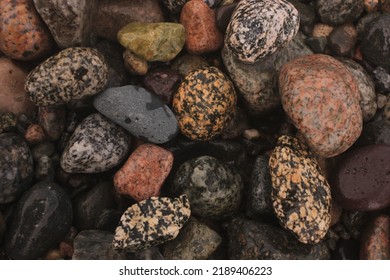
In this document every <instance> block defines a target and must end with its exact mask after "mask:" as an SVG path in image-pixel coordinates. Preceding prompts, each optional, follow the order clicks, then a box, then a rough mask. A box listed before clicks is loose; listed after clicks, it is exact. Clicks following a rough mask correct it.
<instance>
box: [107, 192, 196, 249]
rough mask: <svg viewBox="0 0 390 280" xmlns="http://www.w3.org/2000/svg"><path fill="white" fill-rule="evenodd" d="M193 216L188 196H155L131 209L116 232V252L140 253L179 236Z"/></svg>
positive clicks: (114, 241)
mask: <svg viewBox="0 0 390 280" xmlns="http://www.w3.org/2000/svg"><path fill="white" fill-rule="evenodd" d="M190 215H191V209H190V202H189V200H188V198H187V196H186V195H181V196H180V197H178V198H174V199H171V198H168V197H151V198H148V199H146V200H143V201H140V202H138V203H136V204H133V205H132V206H131V207H129V208H128V209H127V210H126V211H125V212H124V213H123V215H122V217H121V220H120V222H119V226H118V227H117V228H116V230H115V236H114V240H113V242H112V246H113V248H114V249H115V250H118V251H120V250H124V251H127V252H136V251H140V250H143V249H146V248H149V247H152V246H157V245H160V244H163V243H165V242H167V241H169V240H172V239H174V238H176V237H177V235H178V234H179V231H180V229H181V228H182V227H183V225H184V224H185V223H186V222H187V220H188V219H189V217H190Z"/></svg>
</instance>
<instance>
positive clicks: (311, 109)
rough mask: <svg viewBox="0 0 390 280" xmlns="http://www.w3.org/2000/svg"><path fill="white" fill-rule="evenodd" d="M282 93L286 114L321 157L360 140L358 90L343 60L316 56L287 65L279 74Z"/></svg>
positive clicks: (338, 152)
mask: <svg viewBox="0 0 390 280" xmlns="http://www.w3.org/2000/svg"><path fill="white" fill-rule="evenodd" d="M279 93H280V95H281V99H282V105H283V109H284V111H285V112H286V114H287V115H288V116H289V117H290V119H291V121H292V123H293V124H294V125H295V127H296V128H297V129H298V130H299V132H301V133H302V135H303V136H304V138H305V140H306V142H307V144H308V145H309V147H310V148H311V149H312V150H313V151H314V152H315V153H317V154H318V155H320V156H322V157H332V156H336V155H338V154H341V153H342V152H344V151H345V150H347V149H348V148H349V147H350V146H352V144H353V143H354V142H355V141H356V140H357V138H358V137H359V135H360V133H361V131H362V126H363V118H362V113H361V109H360V105H359V101H360V93H359V89H358V85H357V83H356V82H355V79H354V77H353V75H352V74H351V72H350V71H349V70H348V69H347V68H346V66H345V65H344V64H342V63H341V62H340V61H338V60H336V59H334V58H332V57H330V56H327V55H322V54H314V55H306V56H301V57H298V58H296V59H294V60H292V61H290V62H288V63H286V64H285V65H284V66H283V67H282V69H281V71H280V74H279Z"/></svg>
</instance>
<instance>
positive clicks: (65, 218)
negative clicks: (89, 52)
mask: <svg viewBox="0 0 390 280" xmlns="http://www.w3.org/2000/svg"><path fill="white" fill-rule="evenodd" d="M71 225H72V203H71V201H70V198H69V196H68V195H67V193H66V192H65V190H64V189H63V188H62V187H60V186H59V185H57V184H55V183H53V182H50V181H42V182H39V183H37V184H35V185H34V186H33V187H31V188H30V189H29V190H28V191H26V192H25V193H24V194H23V196H22V197H21V199H20V200H19V202H18V204H17V205H16V208H15V212H14V218H13V219H12V221H11V223H10V226H9V228H8V229H7V232H6V236H5V239H4V245H5V250H6V253H7V255H8V256H9V257H10V258H11V259H37V258H39V257H41V256H42V255H43V254H44V253H45V252H46V251H47V250H48V249H50V248H51V247H53V246H55V245H57V244H58V243H59V242H60V240H62V239H63V238H64V237H65V235H66V234H67V233H68V231H69V229H70V227H71Z"/></svg>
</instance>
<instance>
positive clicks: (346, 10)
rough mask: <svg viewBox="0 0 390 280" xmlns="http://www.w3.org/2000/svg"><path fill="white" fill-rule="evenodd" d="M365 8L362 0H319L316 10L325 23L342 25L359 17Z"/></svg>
mask: <svg viewBox="0 0 390 280" xmlns="http://www.w3.org/2000/svg"><path fill="white" fill-rule="evenodd" d="M363 10H364V3H363V1H361V0H332V1H328V0H317V1H316V11H317V13H318V15H319V16H320V18H321V21H322V22H323V23H327V24H330V25H341V24H344V23H348V22H353V21H354V20H355V19H358V18H359V16H360V15H361V14H362V12H363Z"/></svg>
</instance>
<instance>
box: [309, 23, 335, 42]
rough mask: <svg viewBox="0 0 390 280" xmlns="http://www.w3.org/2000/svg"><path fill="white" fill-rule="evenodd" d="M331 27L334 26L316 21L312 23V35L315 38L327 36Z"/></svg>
mask: <svg viewBox="0 0 390 280" xmlns="http://www.w3.org/2000/svg"><path fill="white" fill-rule="evenodd" d="M333 29H334V27H333V26H331V25H329V24H325V23H317V24H316V25H314V28H313V32H312V36H313V37H315V38H320V37H328V36H329V35H330V34H331V33H332V31H333Z"/></svg>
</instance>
